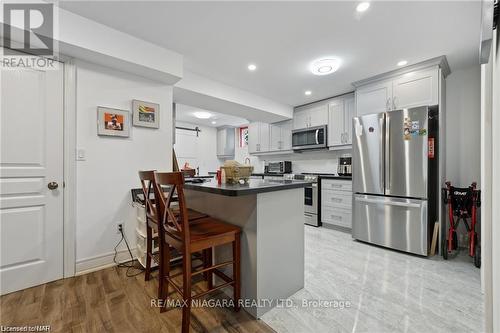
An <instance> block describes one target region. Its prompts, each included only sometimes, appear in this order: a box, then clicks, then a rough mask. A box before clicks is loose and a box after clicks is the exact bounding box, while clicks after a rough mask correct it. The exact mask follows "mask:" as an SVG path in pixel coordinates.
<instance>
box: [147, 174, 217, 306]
mask: <svg viewBox="0 0 500 333" xmlns="http://www.w3.org/2000/svg"><path fill="white" fill-rule="evenodd" d="M154 172H155V171H154V170H150V171H139V179H140V180H141V186H142V191H143V194H144V203H145V209H146V269H145V274H144V279H145V280H146V281H149V280H150V279H151V262H152V261H154V262H156V263H158V264H159V263H160V259H159V258H158V257H157V256H156V255H155V254H154V253H153V240H154V239H156V238H157V237H158V219H157V217H156V207H155V201H154V200H153V199H152V198H153V194H154V188H156V183H155V177H154ZM174 214H175V215H178V214H179V211H178V210H177V211H174ZM207 216H208V215H207V214H203V213H200V212H197V211H195V210H192V209H190V210H188V219H189V221H195V220H197V219H200V218H204V217H207ZM203 259H204V258H203ZM160 280H161V279H160ZM160 297H161V283H160V286H159V287H158V298H160Z"/></svg>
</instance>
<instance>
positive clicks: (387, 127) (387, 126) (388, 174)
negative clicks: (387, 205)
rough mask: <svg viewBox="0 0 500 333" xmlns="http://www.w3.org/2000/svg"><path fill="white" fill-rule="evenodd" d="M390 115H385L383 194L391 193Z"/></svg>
mask: <svg viewBox="0 0 500 333" xmlns="http://www.w3.org/2000/svg"><path fill="white" fill-rule="evenodd" d="M390 129H391V117H390V116H389V115H388V114H387V115H386V117H385V194H390V193H391V156H390V155H391V131H390Z"/></svg>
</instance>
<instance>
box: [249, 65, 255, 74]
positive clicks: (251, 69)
mask: <svg viewBox="0 0 500 333" xmlns="http://www.w3.org/2000/svg"><path fill="white" fill-rule="evenodd" d="M256 69H257V65H255V64H250V65H248V70H249V71H252V72H253V71H254V70H256Z"/></svg>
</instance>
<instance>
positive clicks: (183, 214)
mask: <svg viewBox="0 0 500 333" xmlns="http://www.w3.org/2000/svg"><path fill="white" fill-rule="evenodd" d="M154 175H155V182H156V187H155V198H156V211H157V216H158V221H159V224H160V227H159V228H158V229H159V230H160V231H161V232H162V233H164V235H165V238H166V241H167V243H169V244H170V245H172V246H174V247H176V248H178V249H181V248H183V247H184V246H188V245H189V243H190V235H189V219H188V213H187V206H186V200H185V198H184V190H183V188H184V175H183V174H182V172H155V174H154ZM162 186H168V187H169V191H168V195H167V196H165V193H164V191H163V189H162ZM175 192H176V193H177V198H178V203H179V212H178V214H177V215H176V214H174V212H173V210H172V209H171V207H170V204H171V202H172V198H173V197H174V193H175ZM160 236H163V235H160Z"/></svg>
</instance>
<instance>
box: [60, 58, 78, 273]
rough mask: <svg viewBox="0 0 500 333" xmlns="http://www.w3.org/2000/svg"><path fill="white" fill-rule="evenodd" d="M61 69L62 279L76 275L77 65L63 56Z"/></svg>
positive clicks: (71, 59)
mask: <svg viewBox="0 0 500 333" xmlns="http://www.w3.org/2000/svg"><path fill="white" fill-rule="evenodd" d="M61 61H62V65H63V70H64V93H63V96H64V111H63V115H64V121H63V124H64V130H63V132H64V136H63V141H64V143H63V144H64V152H63V155H64V157H63V159H64V167H63V169H64V183H63V188H64V191H63V193H64V195H63V201H64V203H63V207H64V208H63V210H64V212H63V278H69V277H73V276H75V272H76V134H77V133H76V131H77V128H76V64H75V60H74V59H73V58H69V57H62V60H61Z"/></svg>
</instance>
